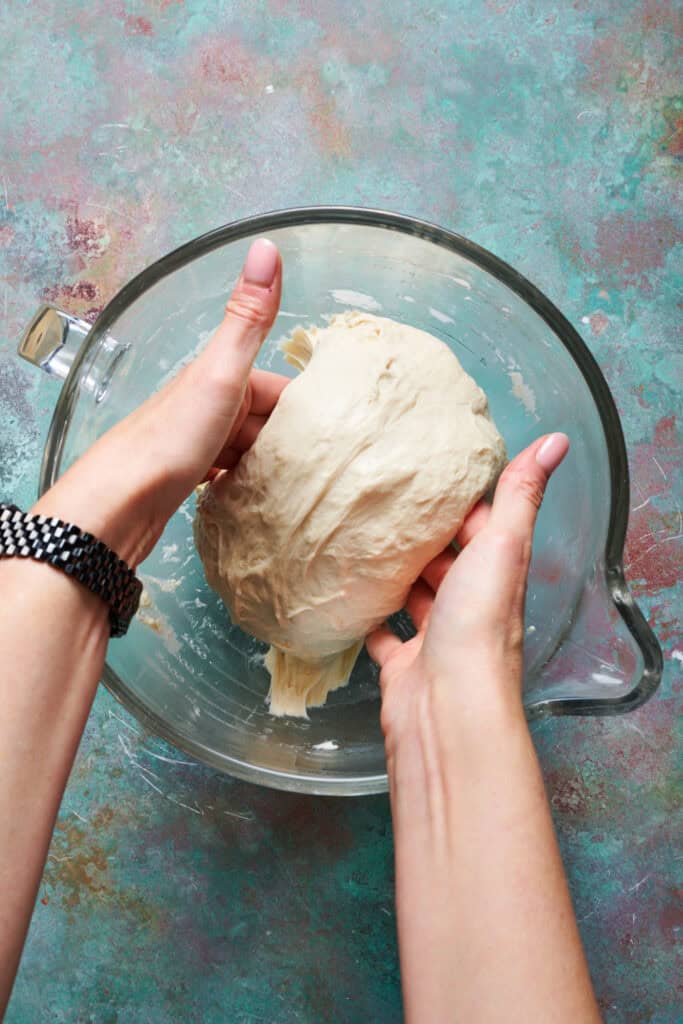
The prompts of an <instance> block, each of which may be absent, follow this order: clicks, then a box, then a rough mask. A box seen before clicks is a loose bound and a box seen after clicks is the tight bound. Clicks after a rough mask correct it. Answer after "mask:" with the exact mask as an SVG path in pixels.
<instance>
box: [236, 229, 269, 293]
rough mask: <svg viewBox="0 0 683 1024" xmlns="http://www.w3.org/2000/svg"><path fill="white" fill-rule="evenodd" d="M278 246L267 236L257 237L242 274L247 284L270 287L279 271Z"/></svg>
mask: <svg viewBox="0 0 683 1024" xmlns="http://www.w3.org/2000/svg"><path fill="white" fill-rule="evenodd" d="M277 261H278V253H277V247H276V246H275V245H273V243H272V242H271V241H269V240H268V239H267V238H257V239H256V241H255V242H253V243H252V245H251V248H250V249H249V252H248V253H247V258H246V261H245V264H244V270H243V271H242V274H243V276H244V280H245V283H246V284H256V285H259V286H260V287H261V288H270V286H271V284H272V283H273V281H274V280H275V274H276V273H277Z"/></svg>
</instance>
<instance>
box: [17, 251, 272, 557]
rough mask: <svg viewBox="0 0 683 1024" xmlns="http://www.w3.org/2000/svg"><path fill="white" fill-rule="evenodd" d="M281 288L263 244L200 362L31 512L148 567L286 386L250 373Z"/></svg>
mask: <svg viewBox="0 0 683 1024" xmlns="http://www.w3.org/2000/svg"><path fill="white" fill-rule="evenodd" d="M281 285H282V262H281V259H280V255H279V253H278V251H277V249H276V247H275V246H274V245H273V243H272V242H269V241H267V240H266V239H258V240H257V241H256V242H254V243H253V245H252V246H251V248H250V250H249V253H248V255H247V259H246V262H245V265H244V269H243V271H242V274H241V276H240V278H239V280H238V282H237V285H236V287H235V290H234V291H233V293H232V296H231V297H230V300H229V302H228V304H227V307H226V311H225V318H224V320H223V322H222V324H221V325H220V327H219V328H218V330H217V331H216V333H215V334H214V336H213V337H212V338H211V340H210V341H209V343H208V345H207V346H206V348H205V349H204V350H203V351H202V353H201V354H200V355H199V356H198V357H197V358H196V359H195V360H194V361H193V362H192V363H190V364H189V365H188V366H186V367H185V368H184V369H183V370H182V371H181V372H180V373H179V374H178V376H177V377H175V378H174V379H173V380H172V381H171V382H170V383H169V384H168V385H166V387H164V388H162V389H161V390H160V391H158V392H157V393H156V394H154V395H152V397H151V398H149V399H148V400H147V401H146V402H144V403H143V405H141V406H140V407H139V408H138V409H136V410H135V412H133V413H131V414H130V415H129V416H127V417H126V418H125V419H123V420H121V422H120V423H118V424H117V425H116V426H115V427H113V428H112V429H111V430H109V431H108V432H107V433H106V434H104V435H103V436H102V437H101V438H99V440H98V441H97V442H96V443H95V444H94V445H93V446H92V447H91V448H90V449H89V450H88V451H87V452H86V453H85V455H83V456H82V458H80V459H79V460H78V461H77V462H76V463H74V465H73V466H71V467H70V468H69V470H68V471H67V472H66V473H65V474H64V476H62V477H60V478H59V480H58V481H57V483H56V484H55V485H54V487H52V488H51V489H50V490H49V491H48V492H46V494H44V495H43V496H42V497H41V498H40V500H39V501H38V502H37V503H36V505H35V506H34V508H33V510H32V511H33V512H35V513H40V514H43V515H54V516H58V517H59V518H60V519H64V520H67V521H69V522H73V523H75V524H76V525H78V526H79V527H80V528H81V529H82V530H88V531H89V532H91V533H92V534H94V535H95V536H96V537H97V538H98V539H100V540H102V541H104V543H105V544H107V545H108V546H109V547H111V548H112V549H113V550H114V551H115V552H116V553H117V554H118V555H119V557H120V558H122V559H123V560H124V561H125V562H127V563H128V565H129V566H131V568H134V567H135V566H136V565H138V564H139V563H140V562H141V561H142V560H143V559H144V558H146V557H147V555H148V554H149V553H150V552H151V550H152V548H153V547H154V545H155V544H156V542H157V540H158V539H159V537H160V536H161V533H162V531H163V529H164V527H165V525H166V523H167V521H168V520H169V519H170V517H171V516H172V515H173V513H174V512H175V510H176V509H177V508H178V506H179V505H180V504H181V503H182V502H183V501H184V500H185V498H186V497H187V496H188V495H189V494H190V493H191V492H192V489H193V488H194V487H195V486H196V485H197V484H198V483H200V482H201V481H202V480H204V479H205V478H206V477H207V475H208V476H210V475H212V470H213V469H230V468H232V467H233V466H234V465H235V464H236V462H237V461H238V459H239V457H240V455H241V454H242V452H243V451H245V450H246V449H247V448H248V447H249V446H250V445H251V444H253V442H254V440H255V439H256V436H257V435H258V432H259V430H260V429H261V427H262V426H263V424H264V423H265V421H266V419H267V418H268V416H269V414H270V412H271V411H272V409H273V406H274V405H275V403H276V402H277V400H278V398H279V396H280V393H281V392H282V390H283V388H284V387H285V385H286V384H287V378H286V377H282V376H280V375H279V374H274V373H267V372H265V371H263V370H253V369H252V364H253V361H254V359H255V357H256V354H257V352H258V350H259V348H260V346H261V344H262V342H263V340H264V338H265V337H266V335H267V333H268V331H269V330H270V328H271V327H272V325H273V322H274V320H275V317H276V316H277V311H278V308H279V305H280V291H281Z"/></svg>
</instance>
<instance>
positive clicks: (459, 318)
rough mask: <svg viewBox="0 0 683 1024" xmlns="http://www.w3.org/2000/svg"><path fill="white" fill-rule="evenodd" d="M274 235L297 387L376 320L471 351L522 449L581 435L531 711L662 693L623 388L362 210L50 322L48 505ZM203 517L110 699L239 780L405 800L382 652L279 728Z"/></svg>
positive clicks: (425, 234)
mask: <svg viewBox="0 0 683 1024" xmlns="http://www.w3.org/2000/svg"><path fill="white" fill-rule="evenodd" d="M264 234H265V235H268V237H270V238H272V240H273V241H274V242H276V243H277V245H278V246H279V248H280V250H281V252H282V255H283V261H284V268H285V271H284V288H283V296H282V309H281V312H280V315H279V316H278V319H277V322H276V324H275V327H274V329H273V331H272V333H271V336H270V338H269V340H268V341H267V342H266V344H265V345H264V347H263V349H262V351H261V353H260V356H259V358H258V361H257V363H258V365H259V366H262V367H267V368H269V369H273V370H277V371H279V372H283V373H290V374H291V373H292V370H291V368H290V367H289V366H288V365H287V363H285V361H284V359H283V358H282V356H281V354H280V351H279V348H278V343H279V341H280V340H281V339H282V338H283V337H284V336H286V335H287V334H288V333H289V332H290V331H291V330H292V328H293V327H294V326H295V325H296V324H299V323H301V324H316V323H320V322H321V321H322V320H323V318H324V317H326V316H328V315H329V314H330V313H334V312H336V311H340V310H343V309H345V308H361V309H366V310H372V311H376V312H378V313H381V314H382V315H384V316H388V317H393V318H395V319H396V320H401V321H403V322H405V323H409V324H412V325H414V326H416V327H420V328H423V329H424V330H427V331H429V332H431V333H432V334H434V335H436V336H437V337H439V338H441V339H442V340H443V341H445V342H446V343H447V344H448V345H449V346H450V347H451V348H452V349H453V351H454V352H455V353H456V355H457V356H458V358H459V359H460V361H461V362H462V364H463V366H464V367H465V369H466V370H467V371H468V372H469V373H471V374H472V375H473V376H474V377H475V379H476V380H477V381H478V383H479V384H480V385H481V386H482V387H483V388H484V389H485V391H486V392H487V394H488V396H489V400H490V405H491V410H492V413H493V416H494V418H495V421H496V423H497V425H498V428H499V429H500V431H501V432H502V434H503V435H504V437H505V440H506V442H507V446H508V451H509V452H510V453H511V454H514V453H515V452H517V451H519V450H520V449H521V448H523V447H524V446H525V445H526V444H528V443H529V442H530V441H531V440H532V439H533V438H535V437H537V436H538V435H539V434H541V433H543V432H546V431H553V430H562V431H566V433H567V434H569V436H570V438H571V442H572V448H571V452H570V454H569V456H568V458H567V460H566V463H565V464H564V465H563V466H562V469H561V470H560V472H558V474H557V476H556V477H555V478H553V481H552V483H551V485H550V487H549V490H548V494H547V497H546V500H545V502H544V505H543V508H542V510H541V514H540V517H539V522H538V529H537V534H536V540H535V545H534V554H533V561H532V567H531V576H530V584H529V595H528V602H527V623H526V628H527V635H526V671H525V687H524V700H525V705H526V709H527V713H528V715H529V717H532V718H533V717H536V716H539V715H543V714H613V713H616V712H620V711H626V710H629V709H631V708H634V707H636V706H637V705H639V704H640V703H642V701H644V700H645V699H646V698H647V697H648V696H649V695H650V694H651V693H652V692H653V691H654V689H655V688H656V686H657V683H658V681H659V678H660V675H661V652H660V649H659V646H658V644H657V641H656V639H655V637H654V636H653V634H652V632H651V631H650V629H649V627H648V626H647V624H646V622H645V620H644V618H643V616H642V615H641V613H640V611H639V609H638V608H637V606H636V605H635V604H634V602H633V600H632V598H631V595H630V594H629V591H628V588H627V586H626V584H625V582H624V578H623V570H622V552H623V545H624V537H625V531H626V524H627V514H628V470H627V462H626V453H625V448H624V440H623V435H622V431H621V427H620V423H619V418H618V415H617V412H616V409H615V406H614V402H613V400H612V397H611V395H610V392H609V389H608V387H607V385H606V383H605V380H604V378H603V376H602V374H601V373H600V370H599V369H598V366H597V364H596V363H595V361H594V359H593V358H592V356H591V354H590V353H589V351H588V349H587V348H586V346H585V345H584V343H583V342H582V341H581V339H580V337H579V336H578V334H577V333H576V331H575V330H574V329H573V328H572V327H571V326H570V324H569V323H568V322H567V321H566V320H565V319H564V317H563V316H562V315H561V313H560V312H559V311H558V310H557V309H556V308H555V307H554V306H553V305H552V303H550V302H549V301H548V299H547V298H545V296H544V295H542V294H541V293H540V292H539V291H538V290H537V289H536V288H534V287H533V285H531V284H530V283H529V282H528V281H527V280H525V278H523V277H522V276H521V275H519V274H518V273H517V272H516V271H515V270H513V269H512V268H511V267H509V266H507V265H506V264H504V263H502V262H501V261H500V260H498V259H497V258H496V257H495V256H492V255H491V254H490V253H488V252H486V251H485V250H483V249H481V248H479V247H478V246H476V245H474V244H473V243H472V242H469V241H467V240H466V239H464V238H461V237H459V236H458V235H455V234H453V233H452V232H449V231H445V230H443V229H441V228H438V227H434V226H432V225H429V224H425V223H421V222H419V221H415V220H413V219H411V218H407V217H402V216H398V215H395V214H389V213H383V212H377V211H371V210H361V209H352V208H344V207H341V208H310V209H301V210H289V211H285V212H281V213H273V214H268V215H265V216H261V217H256V218H252V219H249V220H245V221H241V222H239V223H235V224H231V225H228V226H227V227H224V228H220V229H218V230H217V231H214V232H211V233H210V234H207V235H204V236H202V237H201V238H198V239H196V240H195V241H193V242H190V243H189V244H187V245H185V246H183V247H182V248H180V249H177V250H176V251H175V252H173V253H171V254H170V255H168V256H166V257H164V258H163V259H161V260H159V262H158V263H155V264H154V265H153V266H151V267H149V268H148V269H147V270H145V271H144V272H143V273H142V274H140V275H139V276H138V277H136V278H135V279H134V280H132V281H131V282H130V283H129V284H128V285H126V287H125V288H123V289H122V291H121V292H119V294H118V295H117V296H116V297H115V298H114V299H113V300H112V301H111V303H110V304H109V305H108V306H107V308H106V309H105V310H104V312H103V313H102V315H101V316H100V317H99V319H98V320H97V323H96V324H95V325H94V326H93V327H92V329H90V327H89V325H87V324H85V325H83V324H81V323H80V322H77V321H74V320H73V319H72V318H68V317H66V316H65V315H64V314H61V313H58V312H57V311H54V310H45V309H43V310H41V311H40V312H39V314H38V315H37V317H36V318H35V320H34V321H33V323H32V324H31V326H30V327H29V329H28V331H27V333H26V335H25V337H24V339H23V341H22V346H21V349H20V351H21V353H22V355H24V356H26V357H27V358H30V359H31V360H32V361H34V362H37V363H39V364H41V365H42V366H43V368H44V369H46V370H48V371H49V372H57V373H60V374H62V375H64V373H65V372H66V370H67V368H68V367H69V365H70V369H69V370H68V376H67V377H66V380H65V383H64V386H63V388H62V391H61V394H60V397H59V400H58V403H57V407H56V410H55V414H54V418H53V421H52V426H51V428H50V433H49V436H48V440H47V444H46V448H45V455H44V460H43V467H42V474H41V484H40V486H41V491H42V490H45V489H46V488H48V487H49V486H50V485H51V483H52V482H53V481H54V480H55V479H56V478H57V476H58V475H59V474H60V473H61V472H62V471H63V470H64V469H66V468H67V466H68V465H69V464H70V463H72V462H73V461H74V460H75V459H76V458H78V456H79V455H81V453H82V452H83V451H84V450H85V449H86V448H87V447H88V446H89V445H90V444H91V443H92V442H93V441H94V440H95V439H96V438H97V437H98V436H99V435H100V434H102V433H103V432H104V431H105V430H107V429H108V428H109V427H111V426H112V425H113V424H114V423H116V422H117V420H119V419H121V417H123V416H125V415H126V414H127V413H128V412H130V411H131V410H132V409H134V408H135V407H136V406H137V405H138V404H139V403H140V402H142V401H143V400H144V399H146V398H147V397H148V396H149V395H150V394H151V393H152V392H154V391H155V390H156V389H157V388H159V387H160V386H161V384H162V383H163V382H164V381H166V380H167V379H168V378H169V377H170V376H171V375H172V374H173V373H174V372H175V371H176V370H177V369H178V368H180V367H181V366H182V365H183V364H184V363H185V362H186V361H188V359H190V358H191V357H192V356H193V354H194V353H196V352H197V350H198V349H199V347H200V346H201V345H202V344H203V342H204V341H205V340H206V339H207V338H208V336H209V335H210V333H211V332H212V330H213V329H214V328H215V327H216V325H217V324H218V323H219V321H220V319H221V315H222V310H223V306H224V303H225V299H226V295H227V293H228V289H229V288H230V286H231V284H232V283H233V282H234V281H235V279H236V277H237V275H238V272H239V270H240V269H241V266H242V263H243V260H244V256H245V253H246V250H247V248H248V245H249V243H250V241H251V240H252V239H253V238H254V237H256V236H258V235H264ZM74 356H75V358H73V357H74ZM200 400H201V397H200V396H198V401H200ZM312 441H313V443H315V441H314V439H312ZM425 455H426V457H428V449H427V450H426V452H425ZM192 517H193V501H192V500H190V501H188V502H187V503H186V505H185V506H183V507H182V508H181V509H180V510H179V511H178V513H177V514H176V515H175V516H174V517H173V519H172V520H171V522H170V523H169V525H168V528H167V530H166V531H165V533H164V536H163V538H162V540H161V542H160V544H159V545H158V547H157V548H156V550H155V551H154V553H153V554H152V555H151V557H150V558H149V559H148V560H147V561H146V562H145V563H144V565H143V566H142V567H141V576H142V578H143V580H144V582H145V586H146V591H147V594H148V599H147V602H146V605H145V606H144V607H143V608H142V609H141V614H140V615H139V616H138V619H137V620H136V621H135V622H134V623H133V625H132V627H131V629H130V631H129V634H128V636H127V637H126V638H125V639H124V640H118V641H116V642H114V643H112V644H110V646H109V652H108V659H107V666H106V669H105V674H104V682H105V684H106V685H107V687H108V688H109V689H110V690H111V692H112V693H113V694H114V696H115V697H117V698H118V699H119V700H120V701H121V703H122V704H124V705H125V706H126V707H127V708H128V709H129V710H130V711H131V712H132V713H133V714H134V715H135V716H137V718H138V719H140V720H141V721H142V722H143V723H144V724H145V725H146V726H147V727H148V728H149V729H151V730H152V731H153V732H155V733H157V734H158V735H160V736H162V737H163V738H165V739H166V740H168V741H169V742H171V743H173V744H175V746H177V747H179V748H180V749H182V750H184V751H186V752H188V753H190V754H193V755H195V756H196V757H198V758H200V759H201V760H203V761H205V762H207V763H208V764H210V765H212V766H214V767H216V768H219V769H222V770H224V771H226V772H229V773H230V774H232V775H236V776H239V777H241V778H243V779H247V780H249V781H252V782H259V783H262V784H265V785H269V786H274V787H278V788H281V789H290V790H298V791H302V792H311V793H328V794H331V793H338V794H358V793H371V792H377V791H380V790H384V789H386V786H387V779H386V771H385V762H384V748H383V742H382V734H381V731H380V725H379V708H380V704H379V692H378V688H377V673H376V670H375V668H374V666H373V665H372V664H371V662H370V660H369V659H368V658H367V656H366V655H363V656H362V657H361V658H360V660H359V662H358V664H357V666H356V668H355V670H354V673H353V676H352V679H351V682H350V684H349V686H348V687H347V688H346V689H343V690H340V691H337V692H336V693H335V694H333V695H332V696H331V697H330V699H329V701H328V703H327V705H326V706H325V707H324V708H321V709H319V710H315V711H312V712H311V715H310V720H308V721H301V720H298V719H274V718H272V717H270V715H269V714H268V711H267V708H266V704H265V699H264V698H265V695H266V693H267V690H268V676H267V673H266V670H265V668H264V667H263V661H262V655H263V651H264V646H263V645H262V644H260V643H259V642H258V641H256V640H254V639H253V638H252V637H250V636H247V635H245V634H244V633H243V632H242V631H241V630H240V629H238V628H237V627H235V626H233V625H231V624H230V622H229V620H228V616H227V613H226V611H225V609H224V607H223V605H222V604H221V602H220V601H219V600H218V598H217V597H216V595H215V594H214V593H213V592H212V591H211V590H210V589H209V588H208V586H207V584H206V582H205V579H204V575H203V572H202V567H201V565H200V562H199V559H198V557H197V555H196V553H195V549H194V545H193V541H192V530H191V523H192ZM454 685H457V683H455V684H454Z"/></svg>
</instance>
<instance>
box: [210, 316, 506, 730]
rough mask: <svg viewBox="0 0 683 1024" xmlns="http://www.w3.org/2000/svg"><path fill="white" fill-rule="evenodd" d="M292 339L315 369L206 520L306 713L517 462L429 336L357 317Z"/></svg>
mask: <svg viewBox="0 0 683 1024" xmlns="http://www.w3.org/2000/svg"><path fill="white" fill-rule="evenodd" d="M283 348H284V350H285V353H286V355H287V358H288V359H289V361H290V362H292V363H293V364H294V365H296V366H297V367H298V368H299V369H301V370H303V372H302V373H301V374H300V375H299V376H298V377H297V378H296V379H295V380H293V381H292V382H291V384H289V385H288V386H287V388H285V390H284V392H283V393H282V395H281V397H280V399H279V401H278V404H277V405H276V407H275V409H274V410H273V412H272V414H271V416H270V418H269V420H268V421H267V423H266V425H265V426H264V427H263V429H262V430H261V432H260V434H259V436H258V438H257V440H256V442H255V443H254V445H253V446H252V448H251V449H250V450H249V451H248V452H247V453H246V454H245V455H244V456H243V457H242V459H241V460H240V462H239V463H238V465H237V467H236V468H235V470H234V471H232V472H230V473H224V474H221V475H220V476H219V477H217V478H216V480H215V481H214V482H213V483H212V484H210V485H207V486H206V487H205V488H204V490H203V492H202V495H201V497H200V499H199V502H198V508H197V515H196V518H195V526H194V529H195V541H196V544H197V548H198V551H199V554H200V557H201V559H202V561H203V563H204V569H205V572H206V578H207V580H208V582H209V584H210V586H211V587H213V589H214V590H216V591H217V592H218V594H219V595H220V596H221V598H222V599H223V601H224V602H225V604H226V605H227V607H228V609H229V611H230V615H231V618H232V620H233V622H235V623H236V624H237V625H239V626H241V627H242V629H244V630H246V631H247V632H249V633H252V634H253V635H254V636H255V637H258V638H259V639H260V640H265V641H267V642H268V643H269V644H271V650H270V651H269V653H268V656H267V658H266V664H267V666H268V668H269V670H270V672H271V691H270V709H271V712H272V713H273V714H276V715H282V714H291V715H305V714H306V708H307V707H315V706H319V705H320V704H323V703H324V702H325V699H326V697H327V694H328V693H329V692H330V691H331V690H333V689H335V688H336V687H338V686H342V685H344V684H345V683H346V682H347V681H348V677H349V674H350V672H351V669H352V668H353V664H354V662H355V660H356V657H357V655H358V652H359V651H360V649H361V647H362V645H363V640H364V638H365V636H366V634H367V633H368V632H369V630H371V629H372V628H374V627H375V626H377V625H378V624H379V623H381V622H382V621H383V620H384V619H385V618H386V617H387V616H388V615H391V614H392V613H393V612H396V611H398V610H399V609H400V608H401V607H403V604H404V602H405V599H406V596H407V593H408V590H409V588H410V586H411V584H412V583H413V582H414V581H415V579H416V578H417V576H418V575H419V574H420V572H421V571H422V569H423V568H424V566H425V565H426V563H427V562H429V561H430V559H432V558H433V557H434V556H435V555H436V554H438V552H439V551H441V550H442V549H443V548H444V547H445V546H446V545H447V544H448V543H449V542H450V541H451V539H452V538H453V537H454V535H455V534H456V533H457V531H458V529H459V528H460V526H461V524H462V522H463V520H464V518H465V516H466V515H467V513H468V512H469V511H470V509H471V508H472V507H473V505H474V504H475V503H476V502H477V501H478V500H479V498H481V497H482V496H483V495H484V494H485V493H486V492H487V491H488V490H489V489H490V488H491V486H492V485H493V484H494V483H495V480H496V479H497V477H498V474H499V473H500V471H501V469H502V467H503V466H504V464H505V460H506V455H505V445H504V443H503V439H502V438H501V436H500V434H499V433H498V431H497V430H496V427H495V425H494V423H493V421H492V419H491V418H490V416H489V413H488V404H487V400H486V396H485V395H484V392H483V391H482V390H481V388H479V387H478V386H477V384H476V383H475V382H474V381H473V380H472V378H471V377H470V376H469V375H468V374H466V373H465V371H464V370H463V368H462V367H461V365H460V363H459V362H458V360H457V359H456V357H455V356H454V355H453V353H452V352H451V351H450V349H449V348H448V347H447V346H446V345H445V344H443V343H442V342H441V341H439V340H438V339H436V338H434V337H432V335H430V334H427V333H426V332H424V331H420V330H418V329H417V328H414V327H408V326H405V325H403V324H400V323H397V322H395V321H393V320H388V319H386V318H384V317H377V316H373V315H371V314H367V313H344V314H341V315H336V316H334V317H332V319H331V320H330V322H329V325H327V326H325V327H322V328H312V329H309V330H304V329H303V328H298V329H297V330H295V331H294V334H293V335H292V337H291V339H290V340H289V341H288V342H286V343H285V345H284V346H283Z"/></svg>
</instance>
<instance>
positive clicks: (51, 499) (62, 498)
mask: <svg viewBox="0 0 683 1024" xmlns="http://www.w3.org/2000/svg"><path fill="white" fill-rule="evenodd" d="M83 476H84V474H79V475H78V476H77V475H76V474H75V473H73V472H69V473H67V474H65V476H64V477H61V478H60V479H59V480H58V481H57V483H56V484H55V485H54V486H53V487H51V488H50V490H49V491H46V492H45V494H43V495H42V496H41V497H40V498H39V499H38V501H37V502H36V503H35V505H34V506H33V508H32V509H31V512H32V513H34V514H36V515H46V516H56V517H57V518H59V519H62V520H64V521H65V522H69V523H73V524H74V525H75V526H77V527H78V528H79V529H80V530H83V531H84V532H87V533H91V534H92V535H93V537H95V538H96V539H97V540H101V541H102V543H103V544H106V546H107V547H108V548H110V550H111V551H113V552H114V553H115V554H116V555H118V557H119V558H120V559H121V560H122V561H123V562H125V563H126V565H128V566H129V568H131V569H135V568H136V566H137V565H138V564H139V563H140V562H141V561H142V558H143V557H145V555H146V553H147V551H148V550H150V549H151V547H152V546H153V545H152V543H149V535H150V533H151V532H152V531H151V527H150V524H149V523H148V522H147V520H146V519H145V517H144V515H141V513H140V503H138V502H136V501H135V500H134V498H133V497H131V496H130V495H128V494H121V493H120V492H117V491H116V488H112V493H107V494H106V495H105V494H103V489H102V488H101V487H97V486H93V485H92V484H89V483H88V482H87V480H85V479H83ZM105 489H106V488H105ZM159 532H161V531H159Z"/></svg>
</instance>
